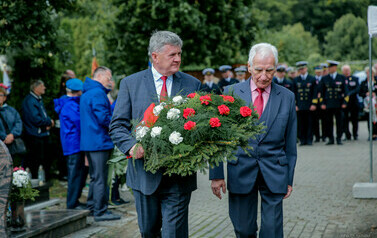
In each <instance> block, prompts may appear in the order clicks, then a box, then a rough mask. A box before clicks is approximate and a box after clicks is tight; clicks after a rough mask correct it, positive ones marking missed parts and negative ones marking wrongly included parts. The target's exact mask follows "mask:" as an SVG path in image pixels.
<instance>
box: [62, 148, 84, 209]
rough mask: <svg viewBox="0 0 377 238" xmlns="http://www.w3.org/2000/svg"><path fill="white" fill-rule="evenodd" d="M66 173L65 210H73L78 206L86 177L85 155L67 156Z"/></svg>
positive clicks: (81, 153)
mask: <svg viewBox="0 0 377 238" xmlns="http://www.w3.org/2000/svg"><path fill="white" fill-rule="evenodd" d="M67 171H68V191H67V209H73V208H75V207H77V206H78V205H79V199H80V197H81V192H82V189H83V187H84V186H85V180H86V176H87V175H88V169H87V167H86V166H85V154H84V153H83V152H79V153H76V154H72V155H68V156H67Z"/></svg>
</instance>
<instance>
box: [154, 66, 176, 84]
mask: <svg viewBox="0 0 377 238" xmlns="http://www.w3.org/2000/svg"><path fill="white" fill-rule="evenodd" d="M152 75H153V79H154V81H155V82H157V81H158V80H159V79H160V78H161V77H162V76H163V75H162V74H160V73H159V72H158V71H157V70H156V69H155V68H154V67H153V64H152ZM167 80H173V75H170V76H168V78H167Z"/></svg>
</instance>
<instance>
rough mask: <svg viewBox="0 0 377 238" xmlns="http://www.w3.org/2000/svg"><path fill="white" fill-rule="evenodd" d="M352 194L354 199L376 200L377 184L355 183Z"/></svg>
mask: <svg viewBox="0 0 377 238" xmlns="http://www.w3.org/2000/svg"><path fill="white" fill-rule="evenodd" d="M352 194H353V197H354V198H377V183H355V184H354V185H353V187H352Z"/></svg>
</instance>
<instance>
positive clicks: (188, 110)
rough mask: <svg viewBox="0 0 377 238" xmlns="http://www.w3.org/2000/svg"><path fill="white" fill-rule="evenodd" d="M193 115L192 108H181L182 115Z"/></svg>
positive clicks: (185, 116)
mask: <svg viewBox="0 0 377 238" xmlns="http://www.w3.org/2000/svg"><path fill="white" fill-rule="evenodd" d="M194 115H195V110H194V109H193V108H186V109H184V110H183V117H184V118H186V119H187V118H188V117H191V116H194Z"/></svg>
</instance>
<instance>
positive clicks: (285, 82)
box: [272, 77, 293, 92]
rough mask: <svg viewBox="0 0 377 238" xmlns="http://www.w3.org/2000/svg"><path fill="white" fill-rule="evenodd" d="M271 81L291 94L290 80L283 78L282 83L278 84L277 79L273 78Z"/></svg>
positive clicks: (291, 84)
mask: <svg viewBox="0 0 377 238" xmlns="http://www.w3.org/2000/svg"><path fill="white" fill-rule="evenodd" d="M272 81H273V82H274V83H276V84H279V85H280V86H283V87H285V88H287V89H289V90H291V91H292V92H293V83H292V81H291V80H289V79H286V78H284V79H283V81H281V82H279V80H278V78H276V77H274V78H273V79H272Z"/></svg>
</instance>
